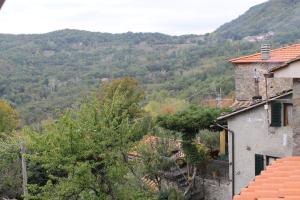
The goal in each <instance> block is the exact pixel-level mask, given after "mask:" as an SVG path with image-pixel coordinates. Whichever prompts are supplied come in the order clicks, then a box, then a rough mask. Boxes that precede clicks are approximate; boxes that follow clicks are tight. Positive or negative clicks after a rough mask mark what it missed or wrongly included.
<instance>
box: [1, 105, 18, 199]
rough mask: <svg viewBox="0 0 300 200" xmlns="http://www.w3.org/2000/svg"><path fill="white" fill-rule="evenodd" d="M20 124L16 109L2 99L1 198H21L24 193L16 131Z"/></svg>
mask: <svg viewBox="0 0 300 200" xmlns="http://www.w3.org/2000/svg"><path fill="white" fill-rule="evenodd" d="M18 124H19V118H18V113H17V112H16V110H14V109H13V108H12V107H11V106H10V105H9V104H8V103H7V102H6V101H4V100H0V198H20V197H21V194H22V175H21V162H20V145H19V140H18V139H17V138H16V137H15V135H16V134H15V132H14V130H15V129H16V128H17V126H18Z"/></svg>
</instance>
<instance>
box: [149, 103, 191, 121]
mask: <svg viewBox="0 0 300 200" xmlns="http://www.w3.org/2000/svg"><path fill="white" fill-rule="evenodd" d="M187 106H188V102H187V101H184V100H181V99H176V98H164V99H162V100H161V101H154V100H153V101H149V102H148V104H147V105H146V106H145V108H144V109H145V111H147V112H149V113H150V114H151V116H153V117H156V116H158V115H161V114H171V113H175V112H178V111H181V110H183V109H185V108H187Z"/></svg>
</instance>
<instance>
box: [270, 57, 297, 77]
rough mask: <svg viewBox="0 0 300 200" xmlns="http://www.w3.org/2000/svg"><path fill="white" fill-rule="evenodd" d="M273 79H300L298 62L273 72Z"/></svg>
mask: <svg viewBox="0 0 300 200" xmlns="http://www.w3.org/2000/svg"><path fill="white" fill-rule="evenodd" d="M274 78H300V61H296V62H293V63H291V64H289V65H288V66H287V67H284V68H282V69H280V70H278V71H275V72H274Z"/></svg>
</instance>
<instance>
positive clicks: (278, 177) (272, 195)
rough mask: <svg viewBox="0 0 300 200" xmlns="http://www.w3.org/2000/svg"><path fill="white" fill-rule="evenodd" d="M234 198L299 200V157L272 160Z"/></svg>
mask: <svg viewBox="0 0 300 200" xmlns="http://www.w3.org/2000/svg"><path fill="white" fill-rule="evenodd" d="M233 199H234V200H279V199H281V200H284V199H289V200H300V157H287V158H283V159H279V160H276V161H274V162H273V163H272V164H271V165H270V166H268V167H267V169H266V170H265V171H263V172H262V173H261V175H260V176H257V177H256V178H255V180H254V181H251V182H250V184H249V185H248V187H247V188H244V189H242V190H241V194H240V195H236V196H235V197H234V198H233Z"/></svg>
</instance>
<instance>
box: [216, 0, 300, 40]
mask: <svg viewBox="0 0 300 200" xmlns="http://www.w3.org/2000/svg"><path fill="white" fill-rule="evenodd" d="M299 24H300V1H299V0H269V1H268V2H266V3H262V4H260V5H256V6H254V7H252V8H250V9H249V10H248V11H247V12H246V13H245V14H243V15H241V16H240V17H238V18H237V19H235V20H233V21H231V22H229V23H226V24H224V25H223V26H221V27H220V28H219V29H217V30H216V31H215V33H216V34H217V35H218V36H220V37H223V38H225V39H233V40H240V39H243V38H245V37H247V36H256V35H264V34H268V33H272V35H273V34H274V36H273V38H272V39H273V40H275V41H276V42H278V43H281V44H285V43H287V42H293V41H294V40H295V39H297V40H298V39H299V38H300V31H299V29H298V27H299Z"/></svg>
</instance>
